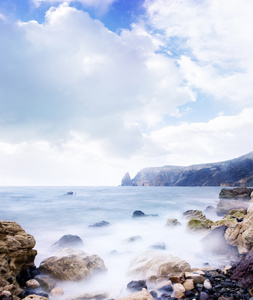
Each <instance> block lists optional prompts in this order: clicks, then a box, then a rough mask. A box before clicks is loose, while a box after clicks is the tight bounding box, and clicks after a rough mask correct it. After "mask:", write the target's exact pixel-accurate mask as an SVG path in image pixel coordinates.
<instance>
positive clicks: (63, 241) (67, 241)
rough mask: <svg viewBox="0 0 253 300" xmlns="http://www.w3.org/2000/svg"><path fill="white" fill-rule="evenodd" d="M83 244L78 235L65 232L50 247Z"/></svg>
mask: <svg viewBox="0 0 253 300" xmlns="http://www.w3.org/2000/svg"><path fill="white" fill-rule="evenodd" d="M78 246H83V240H82V239H81V238H80V237H79V236H78V235H72V234H66V235H64V236H62V237H61V238H60V239H59V240H58V241H57V242H55V243H54V244H53V245H52V247H56V248H67V247H78Z"/></svg>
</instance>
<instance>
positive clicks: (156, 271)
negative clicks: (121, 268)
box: [128, 251, 191, 279]
mask: <svg viewBox="0 0 253 300" xmlns="http://www.w3.org/2000/svg"><path fill="white" fill-rule="evenodd" d="M189 270H191V267H190V265H189V264H188V263H187V262H186V261H185V260H182V259H180V258H178V257H175V256H172V255H169V254H165V253H161V252H159V251H147V252H145V253H143V254H141V255H139V256H138V257H136V258H135V259H134V260H133V261H132V262H131V265H130V267H129V270H128V273H129V275H136V276H139V277H140V278H141V279H150V278H152V277H156V278H168V276H169V275H172V274H180V273H182V272H186V271H189Z"/></svg>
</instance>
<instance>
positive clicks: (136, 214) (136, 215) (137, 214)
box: [132, 210, 146, 218]
mask: <svg viewBox="0 0 253 300" xmlns="http://www.w3.org/2000/svg"><path fill="white" fill-rule="evenodd" d="M141 217H146V215H145V214H144V212H143V211H141V210H135V211H134V212H133V215H132V218H141Z"/></svg>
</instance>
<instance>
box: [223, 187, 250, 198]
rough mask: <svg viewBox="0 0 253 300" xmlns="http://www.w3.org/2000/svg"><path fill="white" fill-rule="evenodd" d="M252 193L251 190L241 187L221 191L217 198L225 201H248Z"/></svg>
mask: <svg viewBox="0 0 253 300" xmlns="http://www.w3.org/2000/svg"><path fill="white" fill-rule="evenodd" d="M252 192H253V189H251V188H243V187H241V188H234V189H222V190H221V191H220V193H219V197H220V198H225V199H241V200H250V198H251V193H252Z"/></svg>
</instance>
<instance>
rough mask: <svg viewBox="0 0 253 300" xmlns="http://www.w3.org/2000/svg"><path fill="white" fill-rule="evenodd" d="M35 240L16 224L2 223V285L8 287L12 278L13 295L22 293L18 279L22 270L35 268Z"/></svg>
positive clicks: (0, 240)
mask: <svg viewBox="0 0 253 300" xmlns="http://www.w3.org/2000/svg"><path fill="white" fill-rule="evenodd" d="M35 243H36V242H35V239H34V237H33V236H32V235H30V234H28V233H26V232H25V231H24V230H23V229H22V227H21V226H20V225H19V224H18V223H16V222H9V221H0V278H1V279H2V280H1V285H8V284H9V282H8V281H7V280H10V278H12V280H13V288H12V290H11V292H12V294H14V295H17V294H19V293H20V292H21V290H20V289H19V285H18V284H17V282H16V277H17V276H18V275H19V273H20V272H21V270H22V269H27V268H29V267H30V266H34V259H35V256H36V254H37V251H36V250H34V249H32V248H33V247H34V246H35Z"/></svg>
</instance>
